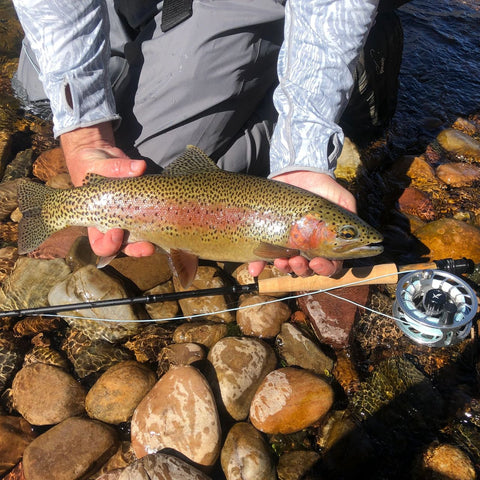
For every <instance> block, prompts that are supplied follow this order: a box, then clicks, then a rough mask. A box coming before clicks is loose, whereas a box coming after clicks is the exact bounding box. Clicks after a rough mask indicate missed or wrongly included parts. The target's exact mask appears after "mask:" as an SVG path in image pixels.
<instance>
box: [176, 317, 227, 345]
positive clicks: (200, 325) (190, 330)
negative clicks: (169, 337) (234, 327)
mask: <svg viewBox="0 0 480 480" xmlns="http://www.w3.org/2000/svg"><path fill="white" fill-rule="evenodd" d="M227 332H228V329H227V326H226V325H225V324H224V323H206V322H192V323H190V322H188V323H184V324H182V325H180V326H179V327H177V328H176V329H175V331H174V332H173V341H174V342H175V343H186V342H187V343H190V342H192V343H199V344H200V345H203V346H205V347H207V348H211V347H213V345H215V343H217V342H218V341H219V340H220V339H221V338H223V337H225V335H227Z"/></svg>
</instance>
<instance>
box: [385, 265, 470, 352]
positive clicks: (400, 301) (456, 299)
mask: <svg viewBox="0 0 480 480" xmlns="http://www.w3.org/2000/svg"><path fill="white" fill-rule="evenodd" d="M477 307H478V302H477V296H476V294H475V292H474V291H473V289H472V288H471V287H470V286H469V285H468V284H467V283H466V282H465V281H464V280H463V279H461V278H460V277H457V276H456V275H453V274H452V273H449V272H445V271H443V270H418V271H416V272H412V273H410V274H407V275H405V276H404V277H402V278H401V279H400V281H399V283H398V285H397V290H396V300H395V303H394V305H393V313H394V316H395V317H396V322H397V325H398V326H399V327H400V329H401V330H402V331H403V333H405V335H407V336H408V337H409V338H411V339H412V340H413V341H414V342H416V343H419V344H423V345H427V346H429V347H444V346H449V345H454V344H456V343H458V342H460V341H462V340H463V339H464V338H465V337H466V336H467V335H468V334H469V333H470V329H471V327H472V319H473V317H474V316H475V314H476V313H477Z"/></svg>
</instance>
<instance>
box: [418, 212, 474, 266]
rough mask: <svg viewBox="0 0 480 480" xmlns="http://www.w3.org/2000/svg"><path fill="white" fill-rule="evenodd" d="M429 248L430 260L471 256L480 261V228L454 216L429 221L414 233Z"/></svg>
mask: <svg viewBox="0 0 480 480" xmlns="http://www.w3.org/2000/svg"><path fill="white" fill-rule="evenodd" d="M414 235H415V237H417V238H418V240H420V241H421V242H422V243H423V244H424V245H425V246H426V247H427V248H428V249H429V253H428V257H429V259H430V260H439V259H441V258H463V257H465V258H469V259H471V260H473V261H474V262H475V263H478V262H480V229H478V228H476V227H474V226H472V225H468V224H467V223H465V222H462V221H460V220H455V219H453V218H441V219H439V220H436V221H434V222H430V223H427V224H426V225H424V226H423V227H420V228H419V229H418V230H416V231H415V233H414Z"/></svg>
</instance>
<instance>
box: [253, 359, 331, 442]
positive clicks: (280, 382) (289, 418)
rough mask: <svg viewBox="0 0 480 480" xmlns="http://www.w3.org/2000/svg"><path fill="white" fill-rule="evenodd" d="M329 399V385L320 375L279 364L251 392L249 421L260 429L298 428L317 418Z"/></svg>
mask: <svg viewBox="0 0 480 480" xmlns="http://www.w3.org/2000/svg"><path fill="white" fill-rule="evenodd" d="M332 403H333V390H332V387H331V386H330V385H329V384H328V383H327V382H325V381H324V380H322V379H321V378H320V377H318V376H317V375H315V374H313V373H311V372H309V371H307V370H303V369H299V368H293V367H287V368H280V369H278V370H274V371H273V372H270V373H269V374H268V375H267V376H266V377H265V379H264V380H263V382H262V383H261V385H260V387H259V388H258V390H257V392H256V393H255V396H254V397H253V400H252V404H251V406H250V421H251V422H252V424H253V426H254V427H255V428H257V429H258V430H260V431H262V432H264V433H269V434H276V433H283V434H287V433H293V432H298V431H300V430H303V429H304V428H307V427H308V426H310V425H313V424H314V423H316V422H317V421H318V420H320V419H321V418H322V417H323V416H324V415H325V414H326V413H327V412H328V411H329V410H330V407H331V406H332Z"/></svg>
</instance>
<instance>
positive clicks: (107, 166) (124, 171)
mask: <svg viewBox="0 0 480 480" xmlns="http://www.w3.org/2000/svg"><path fill="white" fill-rule="evenodd" d="M146 168H147V164H146V162H145V161H144V160H132V159H130V158H104V159H97V160H94V161H93V162H92V163H91V164H90V166H89V168H88V170H89V171H90V172H95V173H97V174H98V175H103V176H105V177H115V178H122V177H138V176H139V175H142V174H143V173H144V172H145V169H146Z"/></svg>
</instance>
